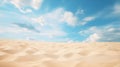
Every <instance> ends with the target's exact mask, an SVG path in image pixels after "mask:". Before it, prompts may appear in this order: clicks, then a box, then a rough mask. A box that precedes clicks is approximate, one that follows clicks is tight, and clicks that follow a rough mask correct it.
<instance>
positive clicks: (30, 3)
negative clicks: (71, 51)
mask: <svg viewBox="0 0 120 67" xmlns="http://www.w3.org/2000/svg"><path fill="white" fill-rule="evenodd" d="M0 39H18V40H19V39H20V40H39V41H49V42H120V1H119V0H69V1H68V0H0Z"/></svg>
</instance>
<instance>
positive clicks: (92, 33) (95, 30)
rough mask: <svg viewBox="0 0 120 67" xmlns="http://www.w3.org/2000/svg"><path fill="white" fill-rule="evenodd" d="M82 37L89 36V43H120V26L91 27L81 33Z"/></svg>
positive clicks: (87, 39)
mask: <svg viewBox="0 0 120 67" xmlns="http://www.w3.org/2000/svg"><path fill="white" fill-rule="evenodd" d="M79 34H80V35H83V34H84V35H89V36H88V37H87V38H86V40H84V41H87V42H88V41H89V42H94V41H103V42H105V41H108V42H109V41H110V42H111V41H120V37H119V36H120V28H119V25H118V26H117V25H108V26H103V27H91V28H89V29H87V30H83V31H80V32H79Z"/></svg>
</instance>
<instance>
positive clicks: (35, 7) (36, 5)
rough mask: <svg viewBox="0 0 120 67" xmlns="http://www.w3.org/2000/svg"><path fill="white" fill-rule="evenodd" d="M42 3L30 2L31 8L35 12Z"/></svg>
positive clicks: (35, 0)
mask: <svg viewBox="0 0 120 67" xmlns="http://www.w3.org/2000/svg"><path fill="white" fill-rule="evenodd" d="M42 2H43V0H32V3H31V6H32V7H33V8H34V9H36V10H37V9H39V7H40V6H41V4H42Z"/></svg>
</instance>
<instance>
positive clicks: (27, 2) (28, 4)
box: [2, 0, 43, 13]
mask: <svg viewBox="0 0 120 67" xmlns="http://www.w3.org/2000/svg"><path fill="white" fill-rule="evenodd" d="M42 2H43V0H3V1H2V4H6V3H9V4H13V5H14V6H15V7H16V8H17V9H18V10H19V11H20V12H22V13H29V12H32V9H31V8H33V9H34V10H38V9H40V7H41V5H42Z"/></svg>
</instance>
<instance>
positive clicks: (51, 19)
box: [32, 8, 77, 26]
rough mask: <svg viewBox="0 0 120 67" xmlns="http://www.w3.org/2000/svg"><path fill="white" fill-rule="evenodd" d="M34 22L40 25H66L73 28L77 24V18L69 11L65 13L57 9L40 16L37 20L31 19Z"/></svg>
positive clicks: (61, 9)
mask: <svg viewBox="0 0 120 67" xmlns="http://www.w3.org/2000/svg"><path fill="white" fill-rule="evenodd" d="M32 19H33V20H34V21H35V22H38V23H40V24H41V25H43V24H45V23H49V24H52V23H57V24H59V23H67V24H68V25H70V26H75V25H76V23H77V17H76V16H75V15H74V14H73V13H72V12H70V11H66V10H64V9H63V8H58V9H56V10H53V11H52V12H49V13H46V14H44V15H41V16H39V17H37V18H32Z"/></svg>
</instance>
